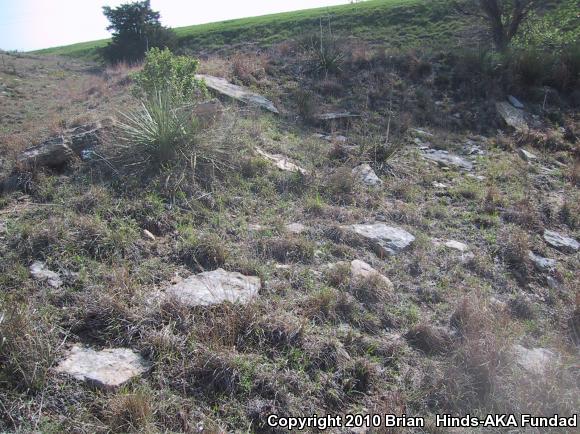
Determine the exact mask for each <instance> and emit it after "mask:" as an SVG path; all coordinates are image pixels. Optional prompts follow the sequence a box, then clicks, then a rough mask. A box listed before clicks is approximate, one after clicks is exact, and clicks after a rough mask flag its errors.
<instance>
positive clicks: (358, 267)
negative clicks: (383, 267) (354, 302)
mask: <svg viewBox="0 0 580 434" xmlns="http://www.w3.org/2000/svg"><path fill="white" fill-rule="evenodd" d="M350 275H351V277H352V278H353V279H369V278H373V277H374V278H378V279H380V280H381V281H382V282H383V283H384V284H385V285H386V286H387V288H389V290H391V291H392V290H393V289H394V286H393V282H391V280H390V279H389V278H388V277H386V276H383V275H382V274H381V273H379V272H378V271H377V270H375V269H374V268H373V267H371V266H370V265H369V264H367V263H366V262H364V261H360V260H358V259H355V260H354V261H352V262H351V263H350Z"/></svg>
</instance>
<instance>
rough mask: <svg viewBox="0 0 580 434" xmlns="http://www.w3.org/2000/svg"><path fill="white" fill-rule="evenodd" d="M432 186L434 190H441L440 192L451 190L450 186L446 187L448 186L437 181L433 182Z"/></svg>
mask: <svg viewBox="0 0 580 434" xmlns="http://www.w3.org/2000/svg"><path fill="white" fill-rule="evenodd" d="M431 185H432V186H433V187H434V188H438V189H440V190H444V189H446V188H449V186H448V185H446V184H443V183H441V182H437V181H433V182H432V183H431Z"/></svg>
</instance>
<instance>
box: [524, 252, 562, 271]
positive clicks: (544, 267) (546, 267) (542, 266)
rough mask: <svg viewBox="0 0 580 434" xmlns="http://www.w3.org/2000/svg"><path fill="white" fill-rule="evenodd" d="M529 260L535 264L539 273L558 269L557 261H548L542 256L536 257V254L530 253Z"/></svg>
mask: <svg viewBox="0 0 580 434" xmlns="http://www.w3.org/2000/svg"><path fill="white" fill-rule="evenodd" d="M528 258H530V261H532V264H534V267H536V268H537V269H538V270H539V271H552V270H553V269H554V268H556V260H555V259H548V258H544V257H542V256H539V255H536V254H535V253H534V252H528Z"/></svg>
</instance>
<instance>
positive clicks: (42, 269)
mask: <svg viewBox="0 0 580 434" xmlns="http://www.w3.org/2000/svg"><path fill="white" fill-rule="evenodd" d="M30 274H32V277H34V278H35V279H36V280H38V281H41V282H47V283H48V284H49V285H50V286H52V287H53V288H60V287H61V286H62V279H61V278H60V276H59V275H58V274H57V273H55V272H54V271H51V270H49V269H48V267H47V266H46V264H45V263H44V262H40V261H35V262H33V263H32V265H31V266H30Z"/></svg>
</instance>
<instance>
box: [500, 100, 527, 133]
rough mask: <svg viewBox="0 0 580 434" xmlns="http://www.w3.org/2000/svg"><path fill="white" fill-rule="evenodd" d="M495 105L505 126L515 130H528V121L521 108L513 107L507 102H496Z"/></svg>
mask: <svg viewBox="0 0 580 434" xmlns="http://www.w3.org/2000/svg"><path fill="white" fill-rule="evenodd" d="M495 107H496V109H497V112H498V114H499V115H500V116H501V118H502V119H503V121H504V122H505V124H506V125H507V126H509V127H512V128H513V129H515V130H516V131H527V130H528V123H527V121H526V116H525V113H524V111H523V110H521V109H518V108H515V107H513V106H512V105H511V104H510V103H508V102H498V103H496V105H495Z"/></svg>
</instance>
